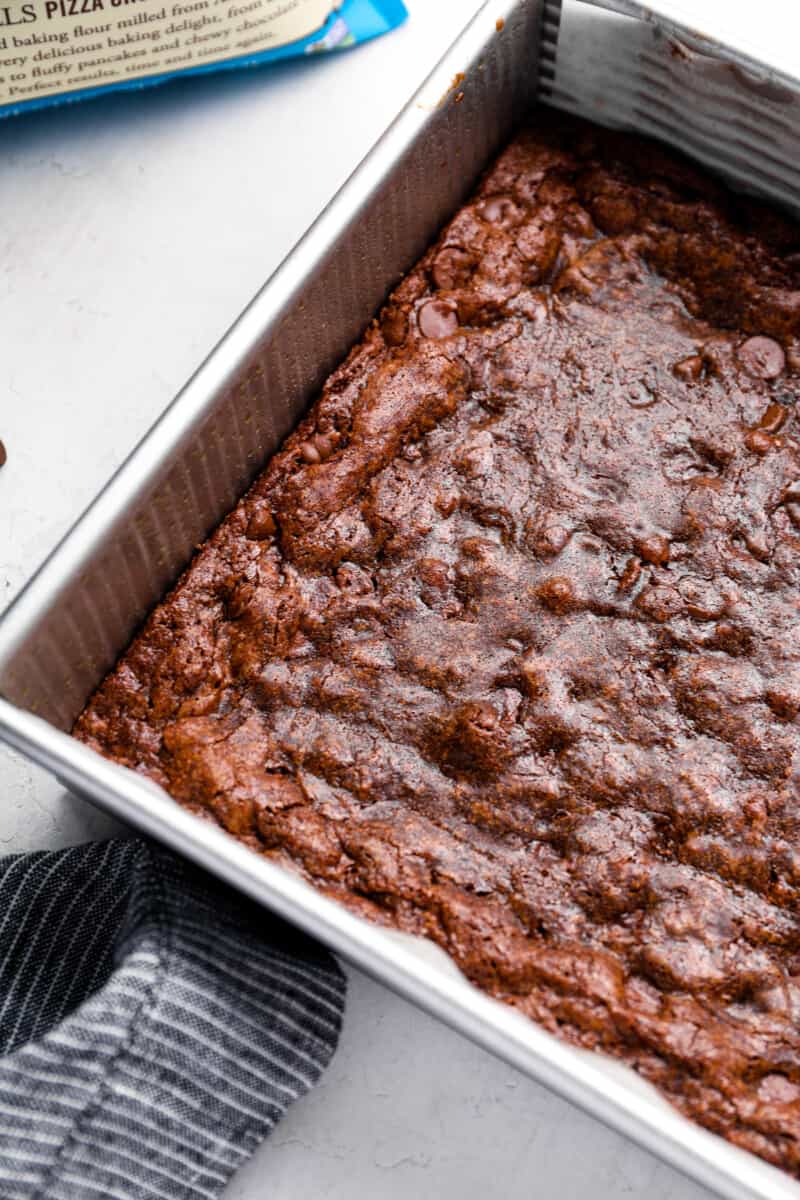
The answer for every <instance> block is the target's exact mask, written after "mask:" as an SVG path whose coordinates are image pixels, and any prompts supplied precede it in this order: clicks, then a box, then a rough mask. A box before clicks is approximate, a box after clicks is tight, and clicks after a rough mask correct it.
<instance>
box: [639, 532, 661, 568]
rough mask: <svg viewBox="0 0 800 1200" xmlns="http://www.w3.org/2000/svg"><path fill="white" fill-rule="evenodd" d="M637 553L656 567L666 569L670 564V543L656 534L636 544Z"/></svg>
mask: <svg viewBox="0 0 800 1200" xmlns="http://www.w3.org/2000/svg"><path fill="white" fill-rule="evenodd" d="M636 553H637V554H638V555H639V557H640V558H643V559H644V561H645V562H649V563H652V564H653V566H654V567H665V566H666V565H667V563H668V562H669V542H668V541H667V539H666V538H665V537H661V536H660V535H659V534H657V533H654V534H651V535H650V537H646V538H641V539H639V540H638V541H637V542H636Z"/></svg>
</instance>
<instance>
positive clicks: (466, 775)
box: [75, 113, 800, 1177]
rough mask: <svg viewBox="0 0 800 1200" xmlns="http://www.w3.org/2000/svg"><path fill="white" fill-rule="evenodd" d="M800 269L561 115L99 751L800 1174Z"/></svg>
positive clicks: (371, 343)
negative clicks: (419, 938)
mask: <svg viewBox="0 0 800 1200" xmlns="http://www.w3.org/2000/svg"><path fill="white" fill-rule="evenodd" d="M798 251H800V232H799V231H798V229H797V228H796V227H795V226H794V225H793V224H791V223H790V222H789V221H788V220H786V219H784V218H783V217H782V216H781V215H780V214H778V213H776V212H773V211H771V210H769V209H767V208H764V207H760V206H758V205H757V204H756V203H755V202H753V201H749V200H746V199H743V198H741V197H736V196H735V195H733V194H731V193H729V192H727V191H726V190H725V189H724V188H723V187H722V186H721V185H720V184H718V183H717V182H715V181H714V180H713V179H711V178H710V177H708V176H706V175H705V174H704V173H702V172H700V171H698V170H697V169H695V168H694V167H693V166H691V165H689V164H688V163H687V162H685V161H684V160H682V159H680V158H678V157H677V156H675V155H672V154H670V153H668V152H666V151H665V150H663V149H661V148H659V147H658V146H656V145H655V144H652V143H649V142H646V141H644V140H639V139H635V138H628V137H625V136H622V135H615V134H611V133H608V132H605V131H602V130H599V129H596V128H594V127H592V126H588V125H584V124H578V123H577V122H571V121H568V120H566V119H562V118H557V117H555V116H554V115H553V114H549V115H548V114H547V113H542V114H541V115H540V116H538V118H536V120H535V123H533V124H531V125H530V126H529V127H526V128H525V129H524V130H523V131H522V132H521V133H520V134H519V135H518V136H517V137H516V138H515V139H514V140H513V141H512V142H511V144H510V145H509V146H508V148H507V149H506V150H505V151H504V152H503V153H502V154H501V156H500V157H499V159H498V160H497V162H496V163H495V165H494V166H493V167H492V168H491V169H490V170H489V171H488V173H487V174H486V176H485V177H484V179H483V180H482V182H481V184H480V185H479V187H478V189H477V191H476V192H475V194H474V197H473V198H472V199H471V200H470V202H469V203H467V204H466V205H465V206H464V207H463V208H462V209H461V211H460V212H458V213H457V215H456V216H455V217H454V218H453V220H452V221H451V222H450V223H449V224H448V225H447V227H446V228H445V229H444V232H443V233H442V234H441V236H440V237H439V239H438V241H437V242H436V244H435V245H434V246H433V247H432V248H431V249H430V250H429V251H428V253H427V254H426V255H425V257H424V258H423V259H422V260H421V261H420V263H419V264H418V265H417V266H416V267H415V268H414V269H413V270H412V271H411V273H410V274H409V275H408V276H407V277H406V278H405V279H404V280H403V281H402V283H401V284H400V285H399V287H398V288H397V289H396V291H395V292H394V293H393V294H392V296H391V297H390V298H389V300H388V302H387V304H386V306H385V308H384V309H383V311H382V312H381V314H380V317H379V319H377V320H376V321H374V322H373V323H372V324H371V326H370V327H369V328H368V329H367V331H366V333H365V334H364V336H363V338H362V340H361V341H360V343H359V344H358V345H357V346H356V347H355V349H354V350H353V351H352V352H351V354H350V355H349V357H348V358H347V360H346V361H345V362H344V363H343V364H342V366H340V367H339V369H338V370H336V371H335V372H334V374H333V375H332V376H331V377H330V379H329V380H328V382H327V384H326V385H325V387H324V389H323V392H322V395H321V396H320V398H319V399H318V400H317V402H316V403H315V405H314V407H313V408H312V409H311V411H310V413H309V415H308V417H307V418H306V419H305V420H304V421H303V423H302V424H301V426H300V427H299V428H298V429H297V431H296V432H295V433H294V434H293V435H292V436H291V437H290V438H289V439H288V440H287V442H286V443H285V445H284V446H283V447H282V449H281V450H280V451H279V452H278V453H277V454H276V455H275V456H274V457H273V458H272V460H271V461H270V463H269V464H268V466H267V467H266V469H265V471H264V472H263V474H262V475H261V476H260V478H259V479H258V480H257V482H256V483H255V484H254V486H253V487H252V489H251V490H250V492H249V493H248V494H247V495H246V496H245V497H244V499H243V500H242V501H241V502H240V503H239V505H238V506H237V507H236V508H235V509H234V511H233V512H232V513H231V514H230V516H229V517H228V518H227V519H226V520H225V522H224V523H223V524H222V525H221V527H220V528H219V529H218V531H217V532H216V533H215V534H214V535H213V536H212V537H211V539H210V540H209V541H208V542H207V544H206V545H205V546H204V547H203V548H202V549H201V550H200V552H199V553H198V554H197V556H196V557H195V559H194V561H193V563H192V565H191V566H190V568H189V569H188V571H187V572H186V573H185V574H184V576H183V577H182V579H181V580H180V582H179V583H178V585H177V586H176V588H175V589H174V590H173V591H172V593H171V594H170V595H169V596H168V597H167V599H166V600H165V601H164V602H163V603H162V604H161V605H160V606H159V607H158V608H157V609H156V610H155V612H154V613H153V615H152V616H151V617H150V619H149V620H148V622H147V624H146V625H145V627H144V629H143V630H142V631H141V633H140V634H139V635H138V636H137V638H136V639H135V641H134V642H133V644H132V646H131V647H130V649H129V650H128V651H127V652H126V653H125V654H124V655H123V657H122V659H121V660H120V662H119V664H118V665H117V667H116V668H115V670H114V671H113V672H112V673H111V674H110V675H109V676H108V678H107V679H106V680H105V682H104V683H103V684H102V686H101V687H100V689H99V690H98V691H97V693H96V694H95V695H94V697H93V698H92V700H91V701H90V703H89V705H88V707H87V708H86V710H85V712H84V713H83V714H82V716H81V717H80V719H79V720H78V722H77V725H76V728H75V732H76V735H77V736H78V737H79V738H81V739H82V740H84V741H85V742H87V743H89V744H90V745H92V746H94V747H95V748H96V749H97V750H99V751H100V752H101V753H103V754H105V755H108V756H109V757H111V758H113V759H115V760H116V761H118V762H121V763H124V764H125V765H127V766H130V767H133V768H135V769H136V770H139V771H141V772H143V773H144V774H146V775H148V776H149V777H150V778H152V779H154V780H156V781H157V782H158V783H160V784H162V785H163V786H164V787H165V788H166V789H167V790H168V791H169V792H170V793H171V795H172V796H173V797H174V798H175V799H176V800H177V801H178V802H180V803H181V804H183V805H186V806H188V807H189V808H191V809H193V810H194V811H196V812H200V813H203V814H205V815H206V816H207V817H209V818H210V819H213V820H214V821H217V822H218V823H219V824H220V825H221V826H223V827H224V828H225V829H226V830H229V831H230V833H231V834H233V835H235V836H236V837H238V838H241V839H242V840H243V841H244V842H246V843H247V844H249V845H250V846H252V847H253V848H254V849H255V850H257V851H258V852H259V853H261V854H263V855H265V856H267V857H269V858H271V859H273V860H275V861H276V862H278V863H280V864H282V865H284V866H286V867H288V868H289V869H291V870H293V871H297V872H300V874H301V875H302V876H304V877H305V878H306V879H309V880H311V881H313V882H314V883H315V884H316V885H317V886H318V887H319V888H321V889H322V890H323V891H324V892H325V893H327V894H328V895H331V896H334V897H336V898H337V899H338V900H340V901H342V902H343V903H344V904H345V905H347V906H348V907H349V908H351V909H353V910H355V911H356V912H358V913H360V914H362V915H364V916H365V917H368V918H369V919H372V920H375V921H378V922H380V923H382V924H384V925H388V926H393V927H396V928H399V929H402V930H406V931H408V932H409V933H412V934H420V935H423V936H425V937H428V938H432V939H433V940H434V941H435V942H437V943H439V945H441V946H442V947H444V949H445V950H446V951H447V952H448V953H449V954H450V955H451V956H452V958H453V959H454V960H455V962H456V963H457V964H458V966H459V967H460V968H461V970H462V971H463V972H464V974H465V975H466V976H467V977H468V978H469V979H470V980H472V981H473V982H474V983H475V984H477V985H478V987H480V988H482V989H484V990H485V991H486V992H488V993H489V994H490V995H492V996H495V997H497V998H499V999H500V1000H503V1001H505V1002H507V1003H508V1004H511V1005H513V1006H514V1007H515V1008H517V1009H518V1010H520V1011H521V1012H523V1013H525V1014H527V1015H528V1016H529V1017H530V1018H532V1019H533V1020H534V1021H536V1022H538V1023H539V1024H540V1025H542V1026H544V1027H545V1028H546V1029H548V1030H550V1031H552V1032H553V1033H555V1034H558V1035H559V1036H560V1037H563V1038H565V1039H566V1040H567V1041H569V1042H571V1043H573V1044H575V1045H578V1046H581V1047H585V1048H588V1049H596V1050H599V1051H602V1052H604V1053H606V1054H610V1055H614V1056H616V1057H617V1058H619V1059H621V1060H622V1061H623V1062H625V1063H627V1064H628V1065H629V1066H631V1067H632V1068H633V1069H634V1070H636V1071H637V1072H639V1074H640V1075H641V1076H642V1077H644V1078H645V1079H647V1080H649V1081H651V1082H652V1083H653V1084H655V1085H656V1086H657V1087H659V1088H660V1089H661V1090H662V1092H663V1093H664V1095H665V1096H667V1097H668V1098H669V1099H670V1100H671V1101H672V1102H673V1103H674V1104H675V1105H677V1107H678V1108H679V1109H680V1110H681V1111H682V1112H683V1113H685V1114H686V1115H687V1116H689V1117H692V1118H694V1119H695V1120H697V1121H699V1122H700V1123H701V1124H703V1125H704V1126H706V1127H707V1128H709V1129H712V1130H714V1131H715V1132H717V1133H719V1134H721V1135H722V1136H724V1137H726V1138H728V1139H729V1140H730V1141H731V1142H734V1143H736V1144H737V1145H739V1146H742V1147H745V1148H746V1149H748V1150H751V1151H753V1152H754V1153H755V1154H758V1155H761V1156H762V1157H763V1158H765V1159H767V1160H768V1161H770V1162H772V1163H775V1164H777V1165H779V1166H781V1167H783V1168H785V1169H786V1170H788V1171H790V1172H792V1173H793V1174H794V1175H796V1176H798V1177H800V921H799V920H798V902H799V899H800V788H799V787H798V778H799V772H800V754H799V751H800V736H799V723H798V712H799V711H800V441H798V422H797V415H796V403H797V400H798V396H799V395H800V343H799V342H798V336H797V335H798V333H799V332H800V254H798V253H797V252H798Z"/></svg>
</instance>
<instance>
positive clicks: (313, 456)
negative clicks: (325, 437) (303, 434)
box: [300, 442, 322, 467]
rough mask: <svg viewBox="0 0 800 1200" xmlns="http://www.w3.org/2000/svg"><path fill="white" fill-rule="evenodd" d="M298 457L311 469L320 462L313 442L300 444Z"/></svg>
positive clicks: (320, 458) (318, 453)
mask: <svg viewBox="0 0 800 1200" xmlns="http://www.w3.org/2000/svg"><path fill="white" fill-rule="evenodd" d="M300 457H301V458H302V459H303V461H304V462H307V463H308V464H309V466H312V467H313V466H316V464H317V463H320V462H322V455H321V454H320V452H319V450H318V449H317V447H316V446H315V445H314V443H313V442H301V443H300Z"/></svg>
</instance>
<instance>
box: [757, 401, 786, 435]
mask: <svg viewBox="0 0 800 1200" xmlns="http://www.w3.org/2000/svg"><path fill="white" fill-rule="evenodd" d="M788 415H789V414H788V413H787V411H786V409H785V408H784V407H783V405H782V404H770V405H768V406H767V409H766V412H765V413H764V415H763V416H762V418H761V420H760V421H759V422H758V426H759V429H765V430H766V431H767V433H777V432H778V430H779V429H781V428H782V427H783V425H784V424H785V422H786V418H787V417H788Z"/></svg>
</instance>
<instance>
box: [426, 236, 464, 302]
mask: <svg viewBox="0 0 800 1200" xmlns="http://www.w3.org/2000/svg"><path fill="white" fill-rule="evenodd" d="M472 265H473V264H472V255H471V254H469V253H468V252H467V251H466V250H462V249H461V247H460V246H445V247H444V249H443V250H440V251H439V253H438V254H437V255H436V258H435V259H434V260H433V271H432V274H433V282H434V283H435V284H436V286H437V288H441V289H442V291H448V292H449V291H452V290H453V288H458V287H464V285H465V284H466V283H467V282H468V281H469V277H470V274H471V272H472Z"/></svg>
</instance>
